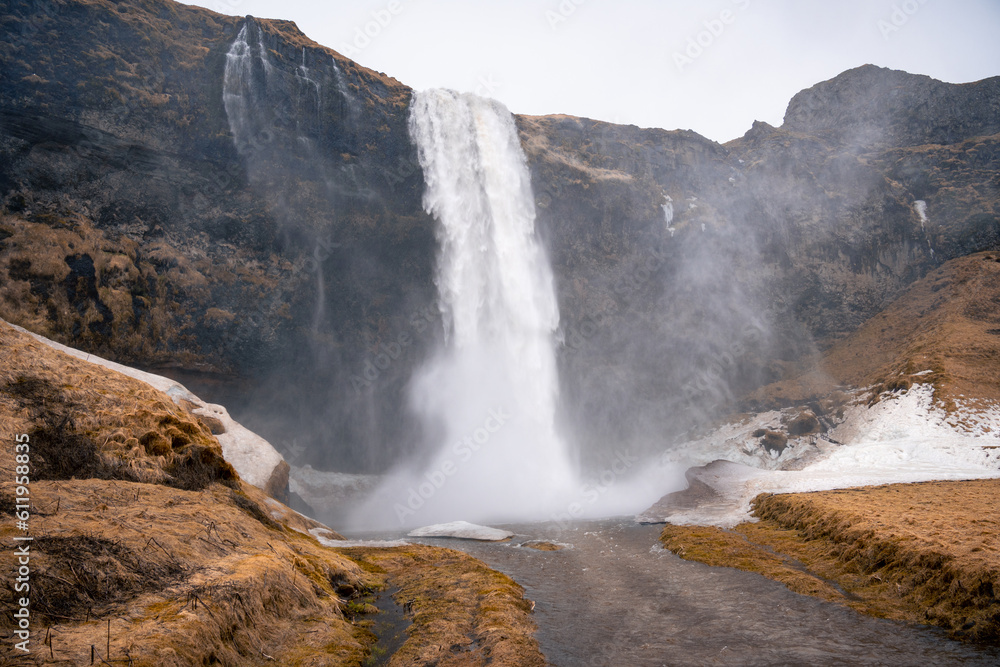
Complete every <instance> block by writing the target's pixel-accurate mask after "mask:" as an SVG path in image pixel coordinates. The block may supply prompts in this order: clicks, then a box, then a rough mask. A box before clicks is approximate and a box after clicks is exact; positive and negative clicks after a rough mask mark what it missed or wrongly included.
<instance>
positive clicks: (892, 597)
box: [661, 480, 1000, 644]
mask: <svg viewBox="0 0 1000 667" xmlns="http://www.w3.org/2000/svg"><path fill="white" fill-rule="evenodd" d="M998 504H1000V480H978V481H966V482H926V483H920V484H892V485H887V486H880V487H873V488H862V489H846V490H837V491H823V492H818V493H803V494H782V495H768V494H765V495H762V496H759V497H758V498H757V499H756V500H755V510H754V513H755V515H756V516H758V517H759V518H760V519H761V521H760V522H759V523H744V524H740V525H739V526H737V527H736V529H735V530H734V531H723V530H720V529H718V528H711V527H697V526H667V527H666V528H665V529H664V531H663V534H662V536H661V540H662V541H663V543H664V545H665V546H666V547H667V548H669V549H670V550H671V551H673V552H674V553H677V554H678V555H680V556H682V557H684V558H688V559H691V560H698V561H701V562H704V563H708V564H710V565H718V566H726V567H736V568H739V569H742V570H748V571H752V572H759V573H760V574H763V575H764V576H766V577H769V578H771V579H775V580H777V581H781V582H783V583H785V584H786V585H787V586H788V587H789V588H790V589H791V590H794V591H796V592H799V593H804V594H809V595H815V596H817V597H821V598H823V599H825V600H829V601H835V602H840V603H843V604H846V605H848V606H850V607H853V608H855V609H857V610H858V611H861V612H863V613H867V614H872V615H875V616H880V617H886V618H893V619H897V620H902V621H907V622H912V623H922V624H933V625H938V626H941V627H943V628H944V629H946V630H947V631H948V632H949V634H951V636H953V637H955V638H958V639H964V640H969V641H975V642H983V643H990V644H998V643H1000V601H998V600H997V597H996V590H997V589H998V588H1000V518H998V517H997V515H996V507H997V506H998Z"/></svg>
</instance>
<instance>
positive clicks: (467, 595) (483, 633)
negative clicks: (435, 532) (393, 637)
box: [343, 545, 545, 667]
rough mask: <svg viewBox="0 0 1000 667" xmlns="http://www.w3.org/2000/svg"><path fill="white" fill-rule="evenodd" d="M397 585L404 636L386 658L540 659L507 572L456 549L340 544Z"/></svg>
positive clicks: (527, 606)
mask: <svg viewBox="0 0 1000 667" xmlns="http://www.w3.org/2000/svg"><path fill="white" fill-rule="evenodd" d="M343 553H345V554H347V555H349V556H351V557H352V558H353V559H355V560H357V561H358V562H359V563H361V565H362V566H363V567H364V568H365V569H366V570H367V571H368V572H371V573H374V574H376V575H377V576H380V577H385V578H387V579H389V580H391V581H392V584H393V585H395V586H399V587H400V590H399V592H397V593H396V595H395V596H394V597H395V599H396V601H397V602H398V603H399V604H401V605H403V607H404V608H406V609H408V610H411V612H412V614H413V625H412V626H410V629H409V630H408V633H409V636H410V638H409V639H408V640H407V642H406V643H405V644H403V646H402V647H401V648H400V649H399V651H398V652H397V653H396V654H395V655H394V656H393V658H392V660H391V661H390V662H389V663H388V664H389V665H391V666H394V667H395V666H399V667H403V666H404V665H438V666H439V667H448V666H450V665H454V666H458V665H462V666H475V665H497V666H498V667H499V666H502V665H509V666H510V667H531V666H532V665H544V664H545V659H544V658H543V656H542V654H541V651H540V650H539V648H538V642H537V641H536V640H535V638H534V637H533V633H534V631H535V624H534V622H533V621H532V620H531V608H532V604H531V602H530V601H529V600H526V599H525V598H524V590H523V589H522V588H521V587H520V586H519V585H518V584H517V583H515V582H514V581H513V580H512V579H511V578H510V577H508V576H507V575H505V574H501V573H499V572H496V571H494V570H491V569H489V568H488V567H486V566H485V565H483V564H482V563H481V562H480V561H478V560H476V559H475V558H472V557H471V556H468V555H466V554H464V553H462V552H460V551H454V550H452V549H438V548H433V547H426V546H421V545H412V546H409V547H396V548H392V549H364V548H352V549H344V550H343Z"/></svg>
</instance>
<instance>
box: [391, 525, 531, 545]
mask: <svg viewBox="0 0 1000 667" xmlns="http://www.w3.org/2000/svg"><path fill="white" fill-rule="evenodd" d="M407 536H408V537H457V538H459V539H463V540H483V541H485V542H499V541H500V540H506V539H507V538H509V537H513V536H514V533H512V532H510V531H508V530H502V529H500V528H490V527H488V526H477V525H476V524H474V523H469V522H468V521H452V522H450V523H438V524H434V525H433V526H424V527H423V528H417V529H416V530H411V531H410V532H409V533H407Z"/></svg>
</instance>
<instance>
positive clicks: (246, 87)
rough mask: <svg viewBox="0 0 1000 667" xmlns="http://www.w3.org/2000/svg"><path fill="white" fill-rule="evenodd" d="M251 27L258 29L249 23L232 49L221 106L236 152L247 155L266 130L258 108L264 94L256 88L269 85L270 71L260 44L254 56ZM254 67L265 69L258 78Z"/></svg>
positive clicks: (228, 59) (228, 54)
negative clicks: (267, 80)
mask: <svg viewBox="0 0 1000 667" xmlns="http://www.w3.org/2000/svg"><path fill="white" fill-rule="evenodd" d="M251 27H253V28H254V29H256V25H254V24H253V23H252V22H250V21H249V20H248V21H246V22H245V23H244V24H243V27H242V28H240V32H239V34H237V35H236V39H235V40H233V43H232V44H231V45H230V46H229V51H228V52H227V53H226V70H225V74H224V75H223V80H222V103H223V106H224V107H225V109H226V118H227V119H228V120H229V128H230V130H231V131H232V133H233V141H234V142H235V143H236V149H237V150H238V151H239V152H240V154H241V155H244V156H246V155H247V153H248V152H249V151H250V149H251V148H252V147H253V145H254V144H255V143H256V142H257V141H259V138H258V137H257V135H258V134H259V133H260V131H261V129H262V128H263V127H265V123H264V119H263V117H262V112H263V110H262V109H260V108H258V106H259V101H260V100H261V99H263V94H262V91H258V90H257V88H258V86H263V85H266V83H265V82H266V76H267V72H268V70H269V69H270V68H269V63H268V61H267V52H266V51H264V48H263V45H262V44H260V43H259V41H258V47H259V49H258V53H257V54H256V55H255V54H254V53H253V50H252V47H251V46H250V39H249V31H250V29H251ZM258 39H259V37H258ZM257 63H259V65H257ZM255 66H259V67H260V68H261V70H262V71H260V72H259V74H257V75H256V76H255ZM258 77H261V78H260V79H258ZM258 82H259V83H258Z"/></svg>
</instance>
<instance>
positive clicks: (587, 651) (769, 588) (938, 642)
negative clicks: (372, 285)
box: [352, 519, 1000, 667]
mask: <svg viewBox="0 0 1000 667" xmlns="http://www.w3.org/2000/svg"><path fill="white" fill-rule="evenodd" d="M502 527H503V528H506V529H508V530H511V531H513V532H514V533H516V534H517V535H516V536H515V537H514V538H513V539H512V540H511V541H510V542H501V543H490V542H476V541H470V540H457V539H449V538H405V539H407V540H409V541H412V542H415V543H422V544H433V545H436V546H442V547H448V548H452V549H458V550H461V551H464V552H466V553H468V554H470V555H472V556H475V557H476V558H479V559H481V560H482V561H484V562H485V563H487V564H488V565H489V566H491V567H493V568H494V569H497V570H499V571H501V572H504V573H506V574H508V575H509V576H511V577H512V578H514V579H515V580H516V581H517V582H518V583H519V584H521V585H522V586H523V587H524V589H525V595H526V596H527V597H528V598H530V599H531V600H534V602H535V610H534V619H535V622H536V623H537V625H538V632H537V635H536V636H537V638H538V640H539V642H540V644H541V649H542V651H543V653H544V654H545V656H546V658H547V659H548V660H549V662H550V663H551V664H553V665H556V666H557V667H585V666H587V667H589V666H595V667H596V666H598V665H616V666H617V665H629V666H640V665H643V666H645V665H650V666H653V665H656V666H659V665H671V666H672V665H905V666H908V667H909V666H913V665H921V666H925V665H993V666H995V665H998V664H1000V650H997V649H988V648H979V647H975V646H970V645H966V644H963V643H960V642H957V641H953V640H950V639H948V638H947V637H946V636H945V634H944V633H943V632H942V631H940V630H937V629H935V628H930V627H922V626H920V627H916V626H908V625H905V624H902V623H897V622H893V621H886V620H881V619H875V618H871V617H868V616H864V615H861V614H858V613H856V612H854V611H853V610H851V609H849V608H847V607H842V606H840V605H836V604H832V603H827V602H823V601H821V600H818V599H815V598H811V597H807V596H804V595H799V594H796V593H792V592H791V591H789V590H788V589H787V588H785V587H784V585H782V584H779V583H777V582H774V581H771V580H769V579H765V578H764V577H762V576H760V575H757V574H753V573H749V572H742V571H739V570H733V569H729V568H716V567H709V566H707V565H703V564H701V563H695V562H690V561H685V560H682V559H681V558H679V557H677V556H675V555H673V554H672V553H670V552H669V551H666V550H664V549H662V548H661V547H659V542H658V539H657V537H658V536H659V533H660V528H658V527H657V526H649V525H638V524H636V523H634V522H632V521H631V520H628V519H622V520H615V519H607V520H601V521H583V522H577V523H573V524H570V525H567V526H562V527H559V526H555V525H554V524H544V523H543V524H516V525H507V526H502ZM373 537H375V536H372V535H364V536H362V535H355V536H352V539H358V538H361V539H372V538H373ZM378 537H379V538H382V539H384V538H386V537H387V536H386V535H385V534H384V533H381V534H379V535H378ZM388 537H390V538H399V537H401V535H399V534H395V535H391V536H388ZM530 539H549V540H552V539H555V540H557V541H558V542H560V543H564V544H569V545H572V546H571V547H569V548H565V549H562V550H560V551H538V550H535V549H531V548H528V547H524V546H519V545H520V544H521V543H523V542H525V541H527V540H530Z"/></svg>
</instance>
